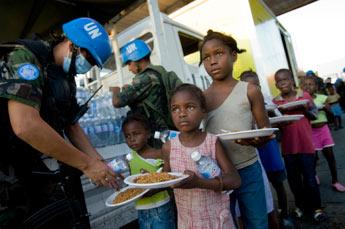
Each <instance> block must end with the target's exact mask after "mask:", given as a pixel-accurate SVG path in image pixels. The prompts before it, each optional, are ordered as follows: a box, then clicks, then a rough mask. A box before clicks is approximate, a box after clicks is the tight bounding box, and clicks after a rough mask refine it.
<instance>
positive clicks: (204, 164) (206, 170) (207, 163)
mask: <svg viewBox="0 0 345 229" xmlns="http://www.w3.org/2000/svg"><path fill="white" fill-rule="evenodd" d="M191 158H192V159H193V161H195V163H196V166H197V169H198V171H199V173H200V174H201V176H202V177H203V178H205V179H212V178H215V177H217V176H219V175H220V173H221V170H220V168H219V166H218V164H217V162H216V161H215V160H214V159H213V158H211V157H207V156H203V155H201V154H200V153H199V152H198V151H194V152H193V153H192V154H191Z"/></svg>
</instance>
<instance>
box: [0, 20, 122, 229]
mask: <svg viewBox="0 0 345 229" xmlns="http://www.w3.org/2000/svg"><path fill="white" fill-rule="evenodd" d="M63 32H64V36H63V37H62V38H61V39H59V40H57V41H55V42H54V43H52V44H50V45H47V44H46V43H44V42H43V41H37V40H18V41H16V42H14V43H8V44H3V45H1V46H0V51H1V53H0V54H1V55H0V57H2V58H1V59H0V70H1V71H0V126H1V128H0V151H1V153H0V228H90V224H89V220H88V215H87V209H86V206H85V201H84V196H83V192H82V187H81V182H80V175H81V173H80V172H79V171H81V172H82V173H84V174H85V175H86V176H87V177H88V178H90V179H91V180H92V181H93V182H94V183H96V184H98V185H103V186H112V187H117V183H116V180H115V176H116V174H114V172H113V171H112V170H111V169H109V167H108V166H107V165H106V164H105V163H104V162H103V161H102V157H101V156H100V155H99V154H98V153H97V151H96V150H95V149H94V148H93V147H92V146H91V144H90V142H89V140H88V139H87V137H86V135H85V134H84V132H83V131H82V129H81V127H80V126H79V124H78V123H77V122H75V119H76V118H77V117H76V116H77V115H78V112H79V105H78V104H77V102H76V98H75V95H76V84H75V79H74V76H75V75H76V73H80V74H82V73H86V72H88V71H89V70H90V69H91V68H92V66H94V65H97V66H98V67H102V65H103V64H104V62H105V61H106V60H107V59H108V57H109V56H110V55H111V52H112V51H111V46H110V42H109V38H108V35H107V33H106V31H105V30H104V28H103V27H102V26H101V25H100V24H99V23H98V22H97V21H95V20H93V19H91V18H78V19H75V20H72V21H70V22H68V23H66V24H64V25H63ZM64 135H65V136H67V137H68V139H69V141H70V143H71V144H70V143H68V142H67V141H65V139H64V137H63V136H64ZM42 155H45V156H49V157H52V158H55V159H56V160H58V161H59V162H61V165H60V169H59V170H57V171H58V172H55V173H53V172H51V170H49V169H48V167H47V166H46V165H45V164H44V163H43V162H42V160H41V158H42ZM57 174H61V176H62V177H63V179H62V178H61V177H59V176H57ZM60 178H61V179H60ZM60 183H63V184H65V185H62V186H60V185H59V184H60Z"/></svg>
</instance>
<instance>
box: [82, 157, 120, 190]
mask: <svg viewBox="0 0 345 229" xmlns="http://www.w3.org/2000/svg"><path fill="white" fill-rule="evenodd" d="M83 172H84V174H85V175H86V176H87V177H88V178H90V179H91V181H92V182H93V183H95V184H97V185H101V186H108V187H113V188H115V189H118V188H119V184H118V183H117V181H116V176H120V175H117V174H115V173H114V172H113V171H112V170H111V169H110V168H109V166H108V165H107V164H106V163H104V162H103V161H100V160H97V159H91V162H90V163H89V165H88V166H87V167H86V169H85V170H84V171H83ZM120 177H121V176H120Z"/></svg>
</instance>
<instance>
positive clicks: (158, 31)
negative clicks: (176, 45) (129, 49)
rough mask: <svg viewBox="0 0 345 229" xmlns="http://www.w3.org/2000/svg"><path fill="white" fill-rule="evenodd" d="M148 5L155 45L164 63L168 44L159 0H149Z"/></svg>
mask: <svg viewBox="0 0 345 229" xmlns="http://www.w3.org/2000/svg"><path fill="white" fill-rule="evenodd" d="M147 5H148V9H149V14H150V19H151V23H152V30H153V38H154V46H155V48H156V50H157V54H158V58H159V60H160V64H161V65H164V64H163V60H164V59H165V58H164V57H166V54H165V49H164V47H166V44H165V43H166V42H165V37H164V31H163V21H162V17H161V12H160V10H159V6H158V1H157V0H147Z"/></svg>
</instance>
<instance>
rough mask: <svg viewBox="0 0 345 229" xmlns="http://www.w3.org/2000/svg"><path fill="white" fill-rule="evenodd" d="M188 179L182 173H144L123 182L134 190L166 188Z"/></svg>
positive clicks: (127, 178)
mask: <svg viewBox="0 0 345 229" xmlns="http://www.w3.org/2000/svg"><path fill="white" fill-rule="evenodd" d="M187 177H188V175H187V174H183V173H172V172H170V173H167V172H161V173H157V172H156V173H144V174H136V175H132V176H129V177H126V179H125V180H124V182H125V183H126V184H128V185H129V186H132V187H136V188H149V189H154V188H166V187H170V186H172V185H174V184H177V183H179V182H181V181H182V180H184V179H186V178H187Z"/></svg>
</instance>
